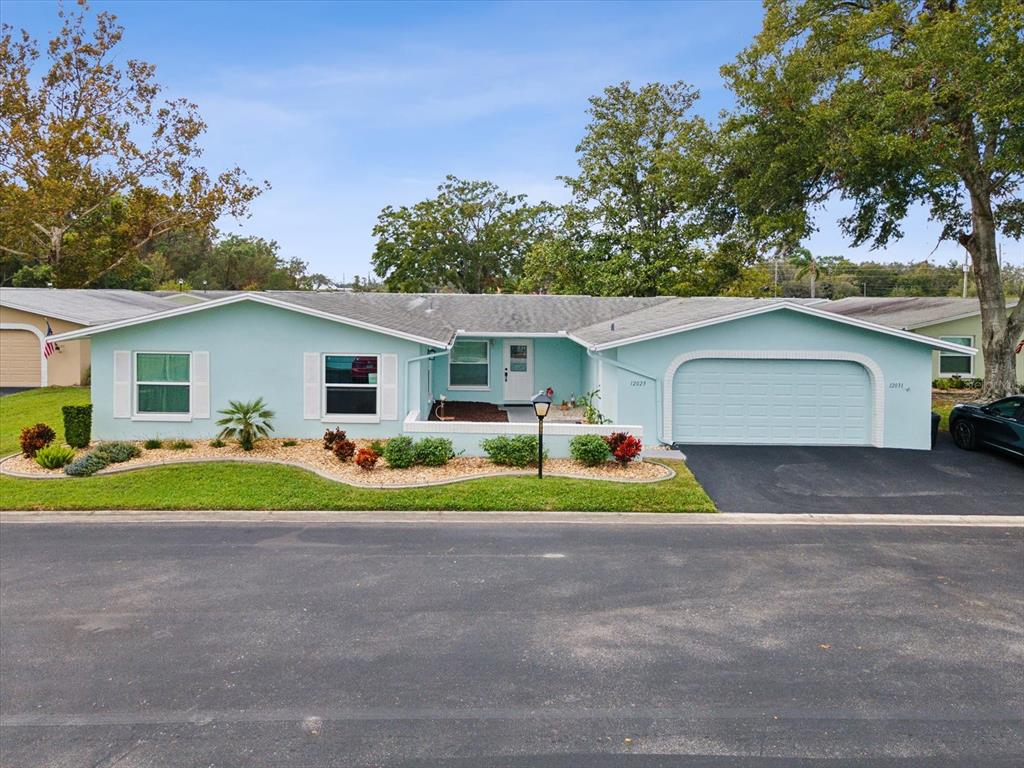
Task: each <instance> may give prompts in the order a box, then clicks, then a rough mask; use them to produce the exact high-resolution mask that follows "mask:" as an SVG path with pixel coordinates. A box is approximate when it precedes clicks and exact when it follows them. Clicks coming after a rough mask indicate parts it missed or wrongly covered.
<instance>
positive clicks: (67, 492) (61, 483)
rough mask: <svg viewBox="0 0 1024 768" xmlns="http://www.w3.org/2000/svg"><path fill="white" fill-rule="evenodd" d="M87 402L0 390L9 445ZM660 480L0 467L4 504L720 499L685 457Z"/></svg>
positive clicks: (667, 502)
mask: <svg viewBox="0 0 1024 768" xmlns="http://www.w3.org/2000/svg"><path fill="white" fill-rule="evenodd" d="M86 402H88V391H87V390H84V389H71V388H67V389H44V390H34V391H31V392H23V393H19V394H16V395H8V396H7V397H3V398H0V446H2V447H3V455H7V454H10V453H13V452H15V451H16V450H18V432H19V430H20V429H21V427H23V426H25V425H27V424H35V423H36V422H37V421H45V422H46V423H47V424H49V425H50V426H52V427H53V428H54V429H56V430H57V431H58V433H59V432H60V431H61V429H60V427H61V423H60V422H61V417H60V406H62V405H67V404H70V403H86ZM665 463H666V464H668V465H669V466H671V467H672V468H673V469H675V470H676V473H677V474H676V477H674V478H672V479H671V480H665V481H662V482H660V483H650V484H647V483H642V484H641V483H612V482H606V481H597V480H572V479H569V478H562V477H545V478H544V479H543V480H537V478H535V477H494V478H486V479H483V480H469V481H466V482H463V483H455V484H453V485H442V486H434V487H430V488H414V489H394V490H375V489H366V488H353V487H351V486H348V485H344V484H342V483H336V482H332V481H330V480H325V479H324V478H322V477H319V476H318V475H315V474H313V473H312V472H306V471H304V470H301V469H297V468H295V467H286V466H276V465H273V464H263V465H250V464H232V463H229V462H224V463H218V464H192V465H184V466H176V467H155V468H153V469H139V470H135V471H132V472H126V473H123V474H117V475H111V476H109V477H90V478H78V479H67V480H27V479H21V478H13V477H0V507H2V508H4V509H338V510H359V509H365V510H378V509H379V510H392V509H393V510H402V509H422V510H476V509H479V510H497V511H500V510H519V509H527V510H562V511H575V510H579V511H588V512H713V511H715V507H714V504H713V503H712V501H711V499H710V498H708V496H707V494H706V493H704V489H703V488H701V487H700V484H699V483H698V482H697V481H696V480H695V479H694V477H693V475H692V474H690V471H689V470H688V469H687V468H686V465H685V464H684V463H683V462H681V461H672V462H665Z"/></svg>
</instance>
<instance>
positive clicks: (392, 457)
mask: <svg viewBox="0 0 1024 768" xmlns="http://www.w3.org/2000/svg"><path fill="white" fill-rule="evenodd" d="M383 455H384V460H385V461H386V462H387V463H388V466H389V467H391V468H392V469H405V468H407V467H411V466H412V465H413V464H415V463H416V449H415V447H414V446H413V442H412V438H411V437H406V436H405V435H402V436H401V437H393V438H391V439H390V440H388V442H387V445H385V446H384V454H383Z"/></svg>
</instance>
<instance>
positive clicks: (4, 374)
mask: <svg viewBox="0 0 1024 768" xmlns="http://www.w3.org/2000/svg"><path fill="white" fill-rule="evenodd" d="M41 373H42V366H41V364H40V357H39V337H37V336H36V335H35V334H34V333H32V332H31V331H22V330H2V331H0V386H3V387H38V386H39V385H40V383H41V381H40V380H41V378H42V377H41Z"/></svg>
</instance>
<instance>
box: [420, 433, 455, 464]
mask: <svg viewBox="0 0 1024 768" xmlns="http://www.w3.org/2000/svg"><path fill="white" fill-rule="evenodd" d="M413 453H414V455H415V461H416V463H417V464H423V465H424V466H427V467H443V466H444V465H445V464H447V463H448V462H449V461H451V460H452V459H453V458H455V449H454V448H453V447H452V441H451V440H449V439H448V438H445V437H425V438H423V439H422V440H420V441H419V442H418V443H416V445H415V446H414V447H413Z"/></svg>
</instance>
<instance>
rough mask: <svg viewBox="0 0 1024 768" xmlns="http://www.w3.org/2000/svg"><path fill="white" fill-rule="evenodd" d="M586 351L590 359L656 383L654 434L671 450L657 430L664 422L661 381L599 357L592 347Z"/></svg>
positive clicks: (615, 361) (616, 361)
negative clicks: (662, 416)
mask: <svg viewBox="0 0 1024 768" xmlns="http://www.w3.org/2000/svg"><path fill="white" fill-rule="evenodd" d="M586 349H587V357H590V358H593V359H594V360H597V361H598V363H608V364H609V365H611V366H614V367H615V368H619V369H620V370H623V371H625V372H626V373H632V374H633V375H634V376H643V377H644V378H645V379H650V380H651V381H653V382H654V417H655V422H654V423H655V430H654V434H655V435H656V436H657V438H658V442H659V443H661V444H662V445H667V446H669V447H670V448H671V447H672V443H666V442H665V441H664V440H662V439H661V435H660V433H661V430H660V429H658V428H657V426H658V425H660V424H661V423H662V420H661V409H662V397H661V379H659V378H658V377H657V376H651V374H649V373H645V372H644V371H638V370H637V369H636V368H630V367H629V366H628V365H623V364H622V363H620V362H619V361H618V360H612V359H610V358H607V357H604V356H602V355H599V354H597V353H596V352H594V350H592V349H591V348H590V347H587V348H586Z"/></svg>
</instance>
